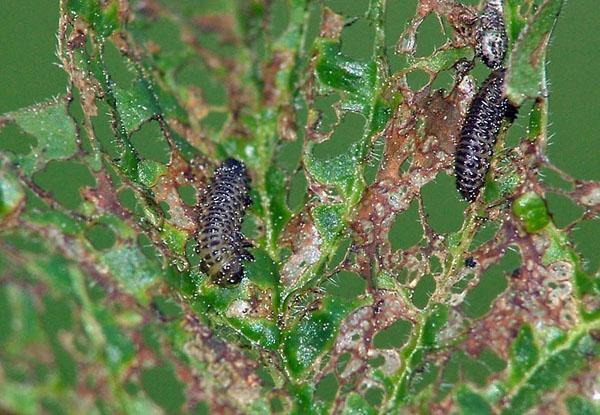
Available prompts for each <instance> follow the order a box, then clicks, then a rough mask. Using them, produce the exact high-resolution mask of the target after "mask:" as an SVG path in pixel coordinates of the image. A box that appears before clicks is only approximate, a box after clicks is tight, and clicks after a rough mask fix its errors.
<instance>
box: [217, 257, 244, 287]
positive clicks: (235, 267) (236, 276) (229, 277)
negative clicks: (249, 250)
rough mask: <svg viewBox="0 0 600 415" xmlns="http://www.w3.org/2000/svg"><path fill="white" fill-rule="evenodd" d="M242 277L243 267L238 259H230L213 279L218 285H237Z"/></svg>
mask: <svg viewBox="0 0 600 415" xmlns="http://www.w3.org/2000/svg"><path fill="white" fill-rule="evenodd" d="M243 277H244V267H243V264H242V261H241V259H240V258H232V259H231V260H230V261H229V262H227V263H226V264H225V265H223V267H222V268H221V271H220V272H219V274H218V275H217V276H216V278H215V279H214V282H215V283H217V284H218V285H235V284H239V283H240V281H241V280H242V278H243Z"/></svg>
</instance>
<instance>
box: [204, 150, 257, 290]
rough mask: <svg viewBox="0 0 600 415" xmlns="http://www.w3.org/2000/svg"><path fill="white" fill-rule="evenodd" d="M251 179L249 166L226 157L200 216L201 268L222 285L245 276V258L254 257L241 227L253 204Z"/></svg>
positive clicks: (205, 198)
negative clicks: (250, 187) (246, 212)
mask: <svg viewBox="0 0 600 415" xmlns="http://www.w3.org/2000/svg"><path fill="white" fill-rule="evenodd" d="M249 185H250V178H249V176H248V172H247V171H246V166H244V164H243V163H242V162H240V161H237V160H234V159H227V160H225V161H224V162H223V163H222V164H221V165H220V166H219V167H217V169H216V170H215V174H214V177H213V179H212V182H211V183H210V185H209V187H208V189H207V191H206V193H205V195H204V198H203V200H202V203H201V206H200V212H199V215H198V225H199V226H198V233H197V234H196V240H197V241H198V248H197V252H198V253H199V254H200V257H201V259H202V263H201V267H202V270H203V271H204V272H206V273H207V274H208V275H209V276H210V277H211V278H212V280H213V281H214V282H215V283H216V284H219V285H228V284H237V283H239V282H240V281H241V280H242V277H243V276H244V267H243V262H244V260H246V261H250V260H252V259H253V258H252V255H251V254H250V253H249V252H248V251H247V249H246V248H249V247H251V246H252V244H250V242H248V241H247V240H246V238H244V236H243V235H242V233H241V231H240V228H241V225H242V220H243V218H244V211H245V210H246V208H247V207H248V206H249V205H250V203H251V202H250V197H249V195H248V191H249Z"/></svg>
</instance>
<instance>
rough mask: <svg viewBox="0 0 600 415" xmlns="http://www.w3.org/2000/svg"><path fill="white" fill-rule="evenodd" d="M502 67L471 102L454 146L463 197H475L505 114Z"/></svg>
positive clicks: (486, 81)
mask: <svg viewBox="0 0 600 415" xmlns="http://www.w3.org/2000/svg"><path fill="white" fill-rule="evenodd" d="M504 72H505V71H504V69H499V70H496V71H494V72H492V73H491V74H490V76H488V78H487V79H486V80H485V82H484V83H483V85H482V86H481V88H480V89H479V91H478V92H477V95H475V98H474V99H473V101H472V102H471V105H470V107H469V111H468V113H467V116H466V118H465V121H464V123H463V127H462V130H461V132H460V141H459V143H458V146H457V148H456V156H455V161H454V163H455V164H454V171H455V173H456V188H457V189H458V191H459V192H460V193H461V194H462V195H463V197H464V198H465V199H467V200H468V201H470V202H472V201H474V200H475V199H476V198H477V195H478V194H479V190H480V189H481V187H482V186H483V183H484V181H485V175H486V173H487V171H488V169H489V167H490V159H491V158H492V153H493V149H494V144H496V138H497V137H498V132H499V131H500V126H501V124H502V119H503V118H504V115H505V114H506V108H507V101H506V98H504V96H503V86H504Z"/></svg>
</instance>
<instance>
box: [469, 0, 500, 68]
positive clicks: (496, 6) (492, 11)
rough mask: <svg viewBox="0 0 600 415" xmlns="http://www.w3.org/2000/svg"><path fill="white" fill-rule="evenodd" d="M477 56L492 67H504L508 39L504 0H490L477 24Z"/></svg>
mask: <svg viewBox="0 0 600 415" xmlns="http://www.w3.org/2000/svg"><path fill="white" fill-rule="evenodd" d="M476 35H477V47H476V52H477V56H479V57H480V58H481V60H482V61H483V63H485V64H486V65H487V66H489V67H490V68H492V69H499V68H501V67H502V61H503V60H504V55H506V48H507V44H508V39H507V37H506V30H505V28H504V12H503V7H502V0H488V1H487V2H486V3H485V6H484V7H483V11H482V13H481V16H479V21H478V24H477V32H476Z"/></svg>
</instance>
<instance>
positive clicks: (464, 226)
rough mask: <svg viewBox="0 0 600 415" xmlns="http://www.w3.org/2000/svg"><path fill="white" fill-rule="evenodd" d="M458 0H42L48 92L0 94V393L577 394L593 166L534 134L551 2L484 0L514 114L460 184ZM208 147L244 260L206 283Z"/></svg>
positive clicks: (371, 399)
mask: <svg viewBox="0 0 600 415" xmlns="http://www.w3.org/2000/svg"><path fill="white" fill-rule="evenodd" d="M475 3H476V2H431V1H425V0H420V1H413V2H404V1H402V2H398V1H392V0H389V1H385V0H365V1H356V2H354V1H353V2H347V1H325V2H309V1H307V0H289V1H283V0H282V1H279V0H278V1H272V2H269V1H232V0H218V1H212V0H211V1H208V0H202V1H179V2H166V1H131V2H126V1H99V0H63V1H61V15H60V22H59V27H58V48H57V50H58V59H59V60H60V63H61V66H62V67H63V68H64V70H65V71H66V73H67V75H68V76H69V82H68V85H67V88H66V90H65V91H64V93H63V94H62V95H61V96H59V97H57V98H56V99H54V100H51V101H47V102H44V103H40V104H37V105H32V106H30V107H28V108H24V109H21V110H18V111H14V112H11V113H8V114H5V115H3V116H2V117H0V129H1V131H0V149H1V150H0V163H1V165H2V169H1V170H0V252H1V255H0V281H1V282H2V284H0V313H1V314H2V316H3V318H2V319H1V320H0V378H1V379H2V382H0V412H2V411H3V410H5V411H7V412H15V413H40V412H77V413H79V412H82V413H87V412H110V413H112V412H116V413H138V412H139V413H161V412H164V413H209V412H210V413H212V412H215V413H217V412H218V413H221V412H223V413H260V414H263V413H342V414H346V413H347V414H354V413H365V414H371V413H372V414H377V413H455V412H456V413H465V414H486V413H490V414H492V413H506V414H509V413H510V414H512V413H525V412H527V411H537V412H544V411H549V412H552V411H555V412H556V411H558V412H561V413H563V412H564V413H571V414H581V413H584V414H585V413H595V412H597V410H598V407H597V396H595V395H594V393H595V390H596V389H597V372H598V369H599V367H598V361H599V359H598V353H599V352H600V349H599V347H600V346H599V344H598V329H599V323H598V321H599V319H600V301H599V298H600V278H599V276H598V274H597V270H596V269H595V268H597V261H596V258H586V255H587V256H589V255H590V253H591V255H592V256H593V255H595V251H593V249H590V247H589V246H588V245H586V244H585V243H580V241H579V237H580V235H584V236H585V235H586V234H589V233H593V229H594V228H593V226H594V225H593V224H594V223H596V222H595V219H594V218H595V217H596V216H597V215H598V214H599V213H600V184H599V183H597V182H593V181H583V180H577V179H575V178H572V177H570V176H569V175H568V174H566V173H564V172H562V171H561V170H559V169H558V168H556V167H555V166H554V165H553V164H551V161H548V159H547V158H546V157H545V156H544V154H545V153H544V152H545V149H546V145H547V141H548V123H549V120H548V103H547V94H546V92H547V87H546V78H545V55H546V49H547V46H548V44H549V39H550V35H551V32H552V28H553V26H554V24H555V21H556V18H557V16H558V12H559V11H560V9H561V7H562V1H560V0H544V1H524V0H509V1H505V2H503V5H504V18H505V21H506V28H507V31H508V33H507V36H508V39H509V51H508V59H507V62H506V65H507V70H508V75H507V82H506V85H505V90H506V95H507V97H508V99H509V100H510V101H511V103H512V104H514V105H517V106H521V114H520V115H519V117H520V119H519V121H518V122H519V123H520V124H519V125H521V126H523V128H522V131H520V132H519V133H518V134H516V133H513V134H512V135H510V132H514V131H515V129H514V127H513V128H512V129H511V126H510V123H509V122H506V123H504V125H503V129H502V131H501V132H500V134H499V137H498V140H497V143H496V147H495V149H494V150H495V151H494V156H493V157H492V159H491V169H490V171H489V172H488V173H487V175H486V183H485V186H484V188H483V191H482V192H481V196H480V197H479V198H478V199H477V200H476V201H475V202H473V203H471V204H467V203H466V202H465V201H463V200H461V199H460V197H459V195H458V193H457V191H456V190H455V184H454V180H453V178H452V176H451V175H450V174H451V172H452V171H453V162H454V151H455V147H456V143H457V141H458V137H459V134H460V130H461V126H462V123H463V120H464V117H465V115H466V112H467V109H468V106H469V104H470V102H471V100H472V99H473V96H474V95H475V93H476V91H477V88H478V83H477V81H476V80H475V78H477V79H483V78H485V77H486V76H487V69H485V67H483V65H477V66H476V68H475V70H474V71H472V72H470V70H471V68H472V67H473V61H474V59H475V58H474V47H475V41H476V36H475V33H474V31H475V24H476V23H475V22H476V21H477V14H478V12H479V9H478V8H477V5H476V4H475ZM484 72H486V73H484ZM474 74H476V75H477V77H475V76H474ZM439 87H443V88H444V89H443V90H441V89H438V88H439ZM557 139H561V138H560V137H557ZM230 157H232V158H236V159H238V160H240V161H242V162H244V164H245V165H246V167H247V168H248V171H249V176H250V197H251V199H252V201H251V204H250V206H249V207H248V209H247V210H246V211H245V215H244V217H243V218H240V221H241V222H242V225H241V228H242V231H243V233H244V235H245V237H246V238H247V239H248V240H249V241H250V243H251V246H250V247H248V250H249V252H250V253H251V254H252V256H253V258H254V259H253V260H251V261H248V260H244V262H243V268H244V278H243V279H242V281H241V283H239V284H237V285H232V286H219V285H216V284H215V283H214V282H213V281H212V280H211V278H209V276H208V275H206V274H205V273H204V272H203V271H202V270H203V269H204V268H203V267H202V266H201V261H202V259H201V258H200V257H199V256H198V254H197V253H196V246H197V241H196V239H195V235H196V233H197V232H198V230H199V229H198V226H199V224H198V223H197V219H198V213H199V208H200V207H201V204H202V201H203V197H204V194H205V191H206V189H207V186H208V183H209V182H210V179H211V176H212V174H213V171H214V168H215V167H216V166H217V165H219V164H220V163H221V161H222V160H224V159H226V158H230ZM538 172H542V173H544V175H546V177H545V178H544V177H541V175H539V174H538ZM564 201H568V202H569V204H570V206H572V207H573V209H572V211H573V212H574V213H573V212H569V209H567V208H565V206H564V205H565V202H564ZM228 237H233V235H224V238H228ZM236 237H237V235H236ZM573 237H574V238H575V239H574V240H575V242H576V243H574V242H573V239H572V238H573ZM579 249H580V250H581V252H582V254H583V256H582V254H580V252H579ZM549 402H552V404H551V405H552V407H551V408H550V407H549Z"/></svg>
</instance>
